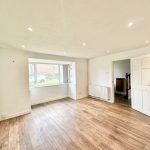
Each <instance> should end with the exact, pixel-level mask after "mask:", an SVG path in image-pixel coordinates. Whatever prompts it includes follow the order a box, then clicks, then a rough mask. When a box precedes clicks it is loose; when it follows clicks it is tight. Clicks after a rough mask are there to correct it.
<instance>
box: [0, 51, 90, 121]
mask: <svg viewBox="0 0 150 150" xmlns="http://www.w3.org/2000/svg"><path fill="white" fill-rule="evenodd" d="M28 58H37V59H48V60H58V61H59V60H60V61H72V62H75V63H76V69H77V72H76V75H77V76H78V78H77V81H76V84H77V85H78V84H79V85H82V86H78V88H79V89H78V90H79V91H81V93H82V95H80V94H79V92H77V93H76V94H77V97H78V98H83V97H86V96H87V95H88V94H87V60H86V59H77V58H69V57H61V56H54V55H46V54H40V53H32V52H25V51H22V50H14V49H0V83H1V84H0V106H1V109H0V120H2V119H6V118H9V117H13V116H19V115H20V114H24V113H27V112H30V110H31V103H36V101H39V102H41V101H43V102H44V101H46V100H47V101H50V100H54V99H55V98H56V97H58V98H61V97H62V98H64V96H65V95H66V91H67V85H60V86H57V87H44V89H46V90H44V89H43V88H39V89H32V90H31V91H30V90H29V82H28ZM83 78H84V79H83ZM62 89H63V90H62ZM66 96H67V95H66ZM82 96H83V97H82Z"/></svg>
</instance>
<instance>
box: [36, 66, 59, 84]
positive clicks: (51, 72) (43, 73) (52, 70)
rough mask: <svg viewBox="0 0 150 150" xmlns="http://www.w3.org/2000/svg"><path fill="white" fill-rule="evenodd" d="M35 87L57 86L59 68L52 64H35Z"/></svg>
mask: <svg viewBox="0 0 150 150" xmlns="http://www.w3.org/2000/svg"><path fill="white" fill-rule="evenodd" d="M36 71H37V73H36V74H37V76H36V85H37V86H45V85H56V84H59V68H58V65H53V64H37V65H36Z"/></svg>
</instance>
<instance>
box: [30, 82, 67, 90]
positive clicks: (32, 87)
mask: <svg viewBox="0 0 150 150" xmlns="http://www.w3.org/2000/svg"><path fill="white" fill-rule="evenodd" d="M66 84H69V83H61V84H55V85H43V86H31V87H29V88H30V89H34V88H45V87H53V86H60V85H66Z"/></svg>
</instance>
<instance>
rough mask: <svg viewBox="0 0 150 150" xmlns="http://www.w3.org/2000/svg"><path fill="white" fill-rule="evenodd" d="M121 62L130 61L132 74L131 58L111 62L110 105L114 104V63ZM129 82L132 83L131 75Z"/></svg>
mask: <svg viewBox="0 0 150 150" xmlns="http://www.w3.org/2000/svg"><path fill="white" fill-rule="evenodd" d="M121 60H130V72H131V73H132V69H131V68H132V66H131V58H125V59H119V60H113V61H112V64H111V70H112V71H111V73H112V75H111V77H112V80H111V87H112V88H111V93H112V94H111V102H112V103H115V87H114V63H115V62H116V61H121ZM130 81H131V82H132V74H131V79H130ZM131 90H132V86H131ZM131 106H132V94H131Z"/></svg>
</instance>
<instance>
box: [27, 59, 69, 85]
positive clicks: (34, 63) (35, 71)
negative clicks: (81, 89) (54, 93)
mask: <svg viewBox="0 0 150 150" xmlns="http://www.w3.org/2000/svg"><path fill="white" fill-rule="evenodd" d="M30 64H33V65H34V79H35V78H37V77H36V76H37V65H38V64H45V65H57V66H58V80H59V83H58V84H54V85H33V86H31V85H30V81H29V87H30V88H38V87H49V86H58V85H62V84H68V83H61V79H60V78H61V77H60V66H63V65H64V64H58V63H44V62H43V63H42V62H29V63H28V66H29V65H30ZM29 75H30V72H29ZM28 80H29V78H28Z"/></svg>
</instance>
